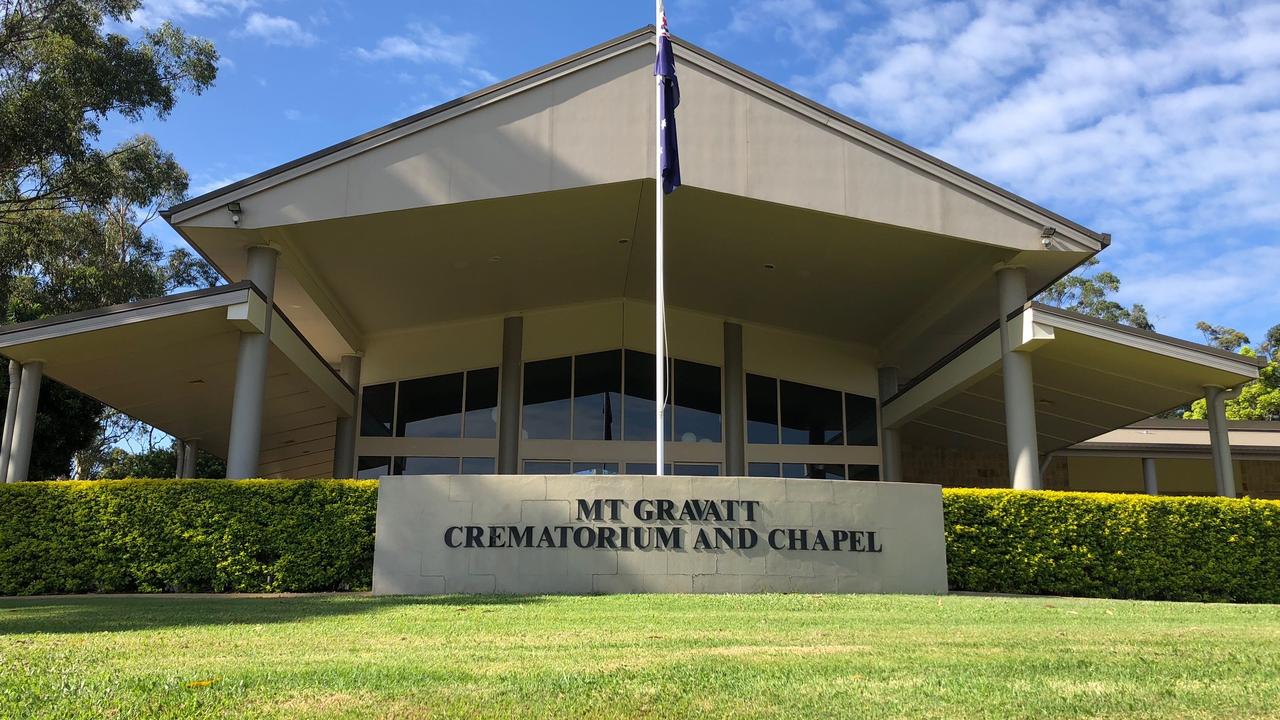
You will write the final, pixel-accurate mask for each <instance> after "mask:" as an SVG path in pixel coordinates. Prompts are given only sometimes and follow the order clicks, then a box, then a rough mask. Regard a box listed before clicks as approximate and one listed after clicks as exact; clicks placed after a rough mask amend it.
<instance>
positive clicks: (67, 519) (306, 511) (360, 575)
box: [0, 480, 378, 595]
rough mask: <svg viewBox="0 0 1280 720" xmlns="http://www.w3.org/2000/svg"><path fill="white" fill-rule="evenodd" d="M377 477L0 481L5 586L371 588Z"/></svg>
mask: <svg viewBox="0 0 1280 720" xmlns="http://www.w3.org/2000/svg"><path fill="white" fill-rule="evenodd" d="M377 490H378V484H377V481H376V480H366V481H359V480H357V481H346V480H341V481H339V480H239V481H235V482H228V481H226V480H107V481H97V482H37V483H15V484H10V485H3V486H0V593H2V594H6V595H33V594H43V593H85V592H103V593H118V592H208V591H214V592H282V591H298V592H303V591H324V590H366V589H368V588H369V585H370V578H371V568H372V567H373V527H374V514H375V510H376V507H377Z"/></svg>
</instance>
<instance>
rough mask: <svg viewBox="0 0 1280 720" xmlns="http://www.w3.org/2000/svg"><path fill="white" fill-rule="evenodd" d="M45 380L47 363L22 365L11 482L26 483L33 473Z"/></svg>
mask: <svg viewBox="0 0 1280 720" xmlns="http://www.w3.org/2000/svg"><path fill="white" fill-rule="evenodd" d="M43 377H44V361H42V360H31V361H29V362H25V363H23V364H22V378H21V380H20V381H19V383H18V407H17V410H16V412H15V413H14V416H13V446H12V447H11V448H10V449H9V473H8V475H7V476H6V477H5V479H6V480H7V481H8V482H23V481H25V480H26V479H27V473H28V471H29V470H30V469H31V443H32V441H33V440H35V436H36V405H37V404H38V403H39V401H40V380H41V379H42V378H43Z"/></svg>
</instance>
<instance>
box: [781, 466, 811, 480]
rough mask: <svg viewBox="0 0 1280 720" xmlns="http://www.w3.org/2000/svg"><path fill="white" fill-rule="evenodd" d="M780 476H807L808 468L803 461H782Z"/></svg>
mask: <svg viewBox="0 0 1280 720" xmlns="http://www.w3.org/2000/svg"><path fill="white" fill-rule="evenodd" d="M782 477H784V478H802V477H809V469H808V467H806V466H805V464H804V463H782Z"/></svg>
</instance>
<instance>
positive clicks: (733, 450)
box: [724, 322, 747, 477]
mask: <svg viewBox="0 0 1280 720" xmlns="http://www.w3.org/2000/svg"><path fill="white" fill-rule="evenodd" d="M746 396H747V378H746V375H745V374H744V372H743V365H742V326H741V325H739V324H738V323H731V322H727V323H725V324H724V474H725V475H727V476H729V477H742V476H744V475H746V474H747V412H746Z"/></svg>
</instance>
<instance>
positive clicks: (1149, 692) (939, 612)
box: [0, 595, 1280, 719]
mask: <svg viewBox="0 0 1280 720" xmlns="http://www.w3.org/2000/svg"><path fill="white" fill-rule="evenodd" d="M512 715H521V716H531V717H549V718H552V717H554V718H559V717H565V718H570V717H574V718H576V717H650V716H651V717H672V716H690V715H703V716H717V717H794V718H809V717H819V716H821V717H832V718H834V717H842V718H843V717H868V718H886V717H902V718H948V719H954V718H1010V717H1037V718H1122V717H1123V718H1152V717H1160V718H1208V717H1214V718H1263V717H1267V718H1274V717H1277V716H1280V606H1275V605H1265V606H1259V605H1254V606H1243V605H1196V604H1188V603H1153V602H1123V601H1107V600H1060V599H1042V598H1025V599H1023V598H1018V599H1014V598H987V597H962V596H953V597H944V598H935V597H902V596H805V595H764V596H671V595H668V596H610V597H581V598H569V597H533V598H502V597H498V598H412V599H410V598H370V597H361V596H332V597H316V596H311V597H295V598H269V599H247V598H219V597H209V598H199V599H188V598H172V597H170V598H166V597H163V596H157V597H154V598H109V597H100V598H94V597H85V598H70V599H52V600H49V599H32V600H20V599H9V600H0V717H3V718H24V717H56V718H126V717H166V718H179V717H184V718H185V717H200V718H204V717H253V718H260V717H353V718H357V717H358V718H365V717H396V718H414V717H510V716H512Z"/></svg>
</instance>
